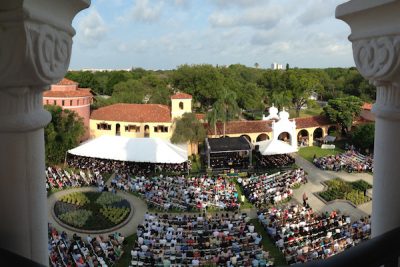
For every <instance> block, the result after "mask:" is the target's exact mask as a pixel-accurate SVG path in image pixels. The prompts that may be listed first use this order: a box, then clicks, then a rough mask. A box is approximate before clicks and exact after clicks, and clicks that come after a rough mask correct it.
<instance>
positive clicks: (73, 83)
mask: <svg viewBox="0 0 400 267" xmlns="http://www.w3.org/2000/svg"><path fill="white" fill-rule="evenodd" d="M77 84H78V83H77V82H74V81H71V80H70V79H67V78H63V79H62V80H61V81H59V82H58V83H57V85H77Z"/></svg>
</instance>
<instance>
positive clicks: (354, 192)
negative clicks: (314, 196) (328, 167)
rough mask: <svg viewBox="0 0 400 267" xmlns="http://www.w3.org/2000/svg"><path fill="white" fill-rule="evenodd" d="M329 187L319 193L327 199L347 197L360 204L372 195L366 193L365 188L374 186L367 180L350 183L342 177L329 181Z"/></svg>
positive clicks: (346, 198)
mask: <svg viewBox="0 0 400 267" xmlns="http://www.w3.org/2000/svg"><path fill="white" fill-rule="evenodd" d="M326 184H327V185H328V189H327V190H326V191H324V192H321V193H319V195H320V196H321V197H322V198H323V199H324V200H325V201H328V202H329V201H332V200H335V199H345V200H349V201H351V202H352V203H353V204H355V205H360V204H363V203H365V202H368V201H370V200H371V198H370V197H368V196H365V195H364V190H365V189H369V188H372V186H371V185H370V184H368V183H367V182H365V181H362V180H360V181H356V182H353V183H349V182H346V181H343V180H342V179H339V178H335V179H333V180H330V181H327V182H326Z"/></svg>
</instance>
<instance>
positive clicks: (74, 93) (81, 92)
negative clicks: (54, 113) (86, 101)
mask: <svg viewBox="0 0 400 267" xmlns="http://www.w3.org/2000/svg"><path fill="white" fill-rule="evenodd" d="M87 96H93V94H92V93H91V90H90V89H83V88H79V89H78V90H69V91H51V90H50V91H45V92H44V93H43V97H63V98H68V97H87Z"/></svg>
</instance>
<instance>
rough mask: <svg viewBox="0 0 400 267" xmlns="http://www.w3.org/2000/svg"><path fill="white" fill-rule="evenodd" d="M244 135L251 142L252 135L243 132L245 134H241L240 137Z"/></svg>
mask: <svg viewBox="0 0 400 267" xmlns="http://www.w3.org/2000/svg"><path fill="white" fill-rule="evenodd" d="M242 136H243V137H244V138H246V139H247V140H248V141H249V142H250V143H251V137H250V136H248V135H247V134H243V135H241V136H240V137H242Z"/></svg>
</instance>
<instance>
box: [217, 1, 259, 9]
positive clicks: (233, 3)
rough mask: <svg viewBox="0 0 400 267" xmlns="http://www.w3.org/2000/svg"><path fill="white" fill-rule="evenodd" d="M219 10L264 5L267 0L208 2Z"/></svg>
mask: <svg viewBox="0 0 400 267" xmlns="http://www.w3.org/2000/svg"><path fill="white" fill-rule="evenodd" d="M209 2H211V3H212V4H215V5H217V6H218V7H220V8H226V7H235V6H236V7H249V6H254V5H256V4H265V3H266V2H267V0H209Z"/></svg>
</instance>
